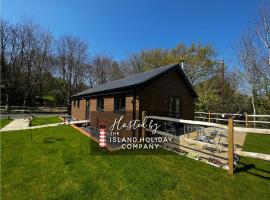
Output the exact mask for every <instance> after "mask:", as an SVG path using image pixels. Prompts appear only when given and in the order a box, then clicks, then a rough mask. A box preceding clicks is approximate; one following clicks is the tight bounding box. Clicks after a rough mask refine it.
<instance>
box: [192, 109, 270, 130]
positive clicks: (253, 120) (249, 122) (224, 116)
mask: <svg viewBox="0 0 270 200" xmlns="http://www.w3.org/2000/svg"><path fill="white" fill-rule="evenodd" d="M219 116H221V118H220V117H219ZM231 117H233V118H234V119H233V122H235V123H240V124H243V125H244V126H245V127H246V128H247V127H251V126H253V127H256V124H259V125H260V126H262V125H265V126H269V125H270V119H269V118H270V115H249V114H239V113H210V112H209V113H207V112H195V116H194V118H195V120H201V121H208V122H216V123H222V122H224V123H225V122H226V123H227V122H228V120H229V118H231ZM258 118H260V119H258ZM262 119H263V120H262Z"/></svg>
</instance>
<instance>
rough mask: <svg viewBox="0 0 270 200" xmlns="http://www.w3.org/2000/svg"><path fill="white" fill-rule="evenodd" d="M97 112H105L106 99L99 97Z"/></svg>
mask: <svg viewBox="0 0 270 200" xmlns="http://www.w3.org/2000/svg"><path fill="white" fill-rule="evenodd" d="M97 111H101V112H102V111H104V98H103V97H98V98H97Z"/></svg>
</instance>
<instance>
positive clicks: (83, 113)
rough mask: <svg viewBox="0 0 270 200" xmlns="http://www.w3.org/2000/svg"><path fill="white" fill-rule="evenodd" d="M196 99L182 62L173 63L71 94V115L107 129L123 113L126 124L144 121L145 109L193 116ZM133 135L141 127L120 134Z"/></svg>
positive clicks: (177, 116) (180, 115)
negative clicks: (181, 65)
mask: <svg viewBox="0 0 270 200" xmlns="http://www.w3.org/2000/svg"><path fill="white" fill-rule="evenodd" d="M196 98H197V93H196V92H195V90H194V88H193V86H192V84H191V83H190V81H189V80H188V78H187V76H186V75H185V73H184V71H183V70H182V68H181V67H180V65H179V64H173V65H168V66H165V67H160V68H157V69H154V70H151V71H147V72H144V73H141V74H136V75H133V76H129V77H126V78H123V79H119V80H116V81H112V82H110V83H105V84H102V85H97V86H95V87H93V88H91V89H88V90H85V91H83V92H80V93H77V94H75V95H73V96H72V97H71V100H72V105H71V115H72V117H73V118H75V119H78V120H89V121H90V124H91V125H92V126H94V127H96V128H98V127H99V126H100V125H101V124H102V125H105V126H106V127H107V128H108V127H110V126H111V125H112V124H113V123H114V121H115V119H119V118H120V117H121V116H123V120H122V122H126V123H128V122H130V121H131V120H141V115H142V111H146V112H147V115H157V116H167V117H174V118H181V119H193V118H194V101H195V99H196ZM132 135H133V136H135V135H136V136H139V135H140V133H139V130H136V131H127V130H121V131H120V136H132Z"/></svg>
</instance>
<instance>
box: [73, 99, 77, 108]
mask: <svg viewBox="0 0 270 200" xmlns="http://www.w3.org/2000/svg"><path fill="white" fill-rule="evenodd" d="M73 107H74V108H75V107H76V100H73Z"/></svg>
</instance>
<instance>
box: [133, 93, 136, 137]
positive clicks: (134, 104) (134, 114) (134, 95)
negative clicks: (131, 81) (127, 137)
mask: <svg viewBox="0 0 270 200" xmlns="http://www.w3.org/2000/svg"><path fill="white" fill-rule="evenodd" d="M132 94H133V98H132V105H133V106H132V107H133V108H132V112H133V113H132V116H133V121H135V120H136V94H135V89H133V90H132ZM135 136H136V130H134V129H132V137H135Z"/></svg>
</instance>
